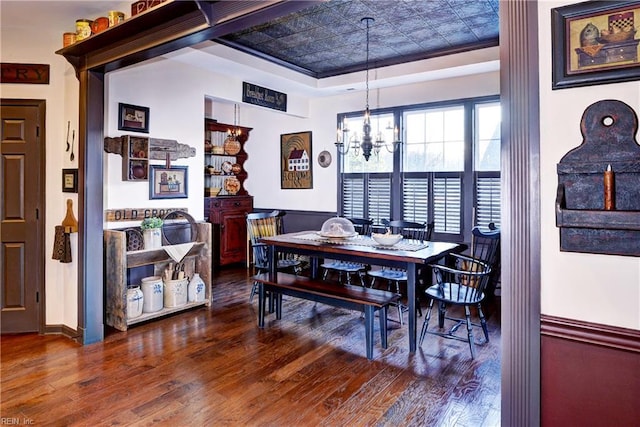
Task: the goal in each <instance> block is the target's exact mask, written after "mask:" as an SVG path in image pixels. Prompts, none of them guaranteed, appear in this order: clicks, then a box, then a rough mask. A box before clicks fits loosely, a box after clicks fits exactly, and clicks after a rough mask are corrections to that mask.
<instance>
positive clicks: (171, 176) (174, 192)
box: [149, 165, 189, 199]
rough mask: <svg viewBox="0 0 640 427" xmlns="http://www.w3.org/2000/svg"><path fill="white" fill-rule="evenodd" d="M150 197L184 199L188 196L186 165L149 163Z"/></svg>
mask: <svg viewBox="0 0 640 427" xmlns="http://www.w3.org/2000/svg"><path fill="white" fill-rule="evenodd" d="M149 171H150V173H149V198H150V199H185V198H187V197H188V193H187V182H188V177H189V174H188V166H171V167H170V168H167V167H166V166H164V165H150V168H149Z"/></svg>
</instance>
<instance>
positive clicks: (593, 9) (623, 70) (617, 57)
mask: <svg viewBox="0 0 640 427" xmlns="http://www.w3.org/2000/svg"><path fill="white" fill-rule="evenodd" d="M638 24H640V1H588V2H582V3H576V4H572V5H568V6H563V7H557V8H555V9H551V30H552V34H551V35H552V62H553V70H552V74H553V75H552V77H553V78H552V89H564V88H570V87H579V86H591V85H595V84H606V83H618V82H626V81H632V80H638V79H640V60H639V58H638V42H640V38H638V33H637V31H636V28H637V26H638Z"/></svg>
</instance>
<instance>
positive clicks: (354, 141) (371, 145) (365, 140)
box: [335, 17, 401, 161]
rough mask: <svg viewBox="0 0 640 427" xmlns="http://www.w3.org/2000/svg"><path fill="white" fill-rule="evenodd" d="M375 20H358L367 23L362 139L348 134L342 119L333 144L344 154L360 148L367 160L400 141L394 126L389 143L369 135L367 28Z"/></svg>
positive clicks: (394, 146)
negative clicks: (372, 154) (381, 149)
mask: <svg viewBox="0 0 640 427" xmlns="http://www.w3.org/2000/svg"><path fill="white" fill-rule="evenodd" d="M374 21H375V19H374V18H371V17H365V18H362V19H361V20H360V22H364V23H365V24H366V25H367V45H366V46H367V47H366V49H367V50H366V54H367V56H366V83H365V90H366V104H365V109H364V123H363V125H362V140H359V139H358V133H357V132H354V134H353V135H352V136H349V133H350V131H349V128H348V126H347V122H346V120H344V119H343V121H342V122H341V123H340V125H339V126H338V132H337V137H336V142H335V145H336V147H337V149H338V152H339V153H340V154H342V155H345V154H347V153H348V152H349V150H351V151H352V153H353V155H354V156H356V157H357V156H358V154H359V153H360V150H362V155H363V156H364V159H365V160H366V161H369V157H371V153H372V152H374V153H376V154H378V153H379V152H380V148H381V147H385V148H386V149H387V151H388V152H390V153H393V152H394V151H396V149H397V148H398V147H399V146H400V144H401V141H400V139H399V135H398V128H397V127H396V128H395V129H394V132H393V138H394V141H393V142H391V144H388V143H387V142H386V141H385V139H384V137H383V135H382V133H381V132H378V133H377V134H376V136H375V138H374V136H373V135H371V113H370V111H369V28H370V25H371V24H372V23H373V22H374ZM387 129H393V128H392V127H391V125H389V126H387Z"/></svg>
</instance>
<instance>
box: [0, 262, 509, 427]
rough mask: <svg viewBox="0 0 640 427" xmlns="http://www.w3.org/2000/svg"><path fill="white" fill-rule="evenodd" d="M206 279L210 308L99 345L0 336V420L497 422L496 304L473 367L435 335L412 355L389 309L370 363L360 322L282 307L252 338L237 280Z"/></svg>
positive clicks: (248, 309)
mask: <svg viewBox="0 0 640 427" xmlns="http://www.w3.org/2000/svg"><path fill="white" fill-rule="evenodd" d="M214 281H215V284H214V286H213V304H212V306H211V307H209V308H204V307H203V308H197V309H194V310H190V311H187V312H183V313H179V314H176V315H173V316H170V317H166V318H163V319H158V320H155V321H150V322H148V323H145V324H140V325H136V326H134V327H132V328H131V329H129V330H128V331H127V332H119V331H113V330H109V331H107V334H106V337H105V340H104V341H103V342H100V343H96V344H91V345H87V346H81V345H79V344H76V343H75V342H74V341H72V340H71V339H69V338H66V337H61V336H54V335H49V336H38V335H34V334H26V335H5V336H2V337H1V340H0V346H1V347H0V351H1V357H2V358H1V362H2V366H1V368H0V374H1V376H2V377H1V387H2V388H1V391H0V393H1V394H0V399H1V405H0V416H1V417H3V418H2V419H3V420H5V419H19V420H20V422H21V424H25V423H26V422H25V420H26V421H27V422H28V421H31V422H32V424H33V425H38V426H44V425H51V426H98V425H127V426H129V425H140V426H142V425H149V424H157V425H167V426H205V425H207V426H211V425H216V426H218V425H220V426H364V425H369V426H370V425H380V426H387V425H388V426H405V425H406V426H409V425H411V426H420V425H423V426H473V427H480V426H499V425H500V307H499V298H496V299H494V300H492V301H491V303H490V304H487V308H486V310H485V311H486V312H487V314H488V316H489V317H488V321H489V331H490V338H491V341H490V342H489V343H487V344H484V345H481V346H478V347H477V350H478V357H477V359H476V360H471V358H470V354H469V350H468V346H467V344H466V343H463V342H458V341H454V340H447V339H442V338H439V337H436V336H433V335H429V336H427V338H426V339H425V343H424V344H423V346H422V347H420V348H419V349H418V351H417V352H416V353H415V354H410V353H409V350H408V339H407V327H406V325H405V326H403V327H400V324H399V323H398V322H397V321H395V320H396V319H397V311H396V310H394V309H391V310H390V312H389V313H390V314H389V317H390V319H391V321H390V322H389V348H388V349H386V350H383V349H381V347H380V343H379V335H378V334H377V332H376V337H375V338H376V341H375V348H374V358H375V359H374V360H373V361H370V360H367V358H366V357H365V348H364V325H363V322H364V319H363V318H362V317H361V316H360V315H359V314H358V313H355V312H351V311H347V310H342V309H336V308H333V307H329V306H325V305H321V304H314V303H312V302H307V301H301V300H295V299H291V298H287V299H286V300H285V302H284V314H283V319H282V320H281V321H276V320H275V318H274V315H270V316H268V317H267V320H266V326H265V328H264V329H263V330H261V329H259V328H258V327H257V322H256V319H257V298H255V299H254V302H253V303H249V298H248V296H249V292H250V290H251V282H250V280H249V278H248V275H247V271H246V270H245V269H244V268H233V269H224V270H222V272H220V273H218V274H217V277H215V278H214ZM405 317H406V314H405ZM422 321H423V319H422V318H419V320H418V328H420V327H422ZM432 322H434V319H432ZM376 325H377V323H376ZM376 331H377V326H376ZM462 332H463V333H464V332H465V331H464V328H463V331H462ZM475 332H476V336H478V337H479V336H481V330H480V329H479V328H478V329H476V331H475Z"/></svg>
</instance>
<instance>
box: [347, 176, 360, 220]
mask: <svg viewBox="0 0 640 427" xmlns="http://www.w3.org/2000/svg"><path fill="white" fill-rule="evenodd" d="M363 194H364V177H362V176H344V178H343V183H342V215H344V216H346V217H350V218H366V217H365V215H364V197H363Z"/></svg>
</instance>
